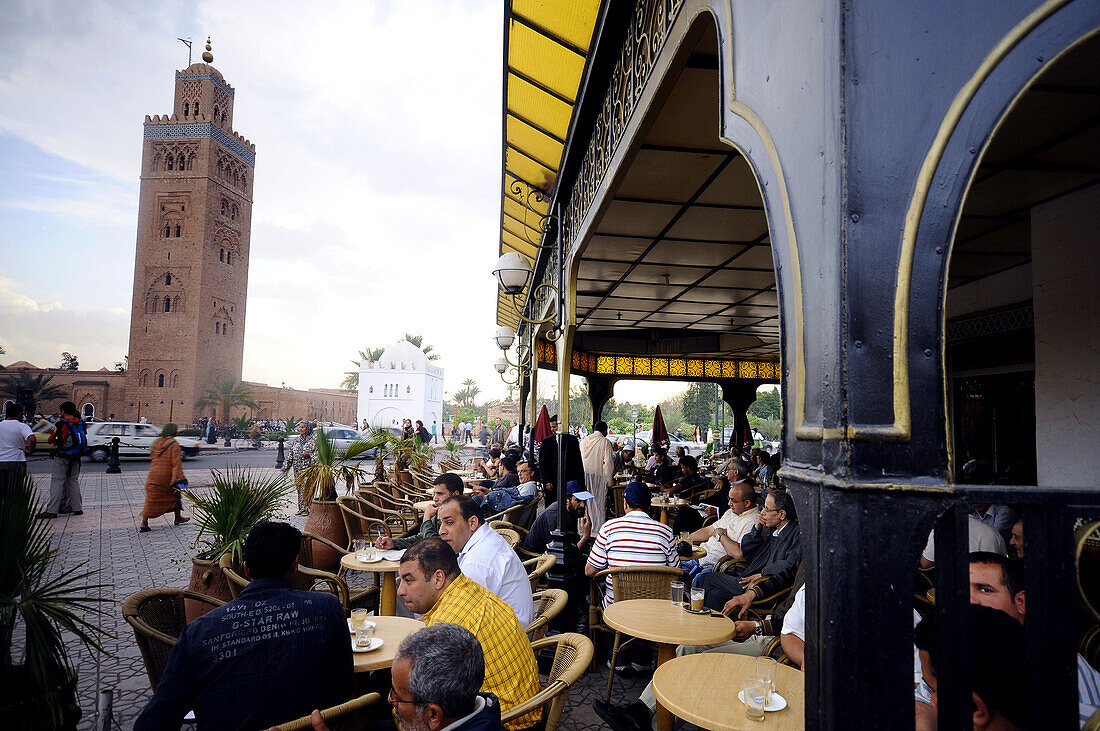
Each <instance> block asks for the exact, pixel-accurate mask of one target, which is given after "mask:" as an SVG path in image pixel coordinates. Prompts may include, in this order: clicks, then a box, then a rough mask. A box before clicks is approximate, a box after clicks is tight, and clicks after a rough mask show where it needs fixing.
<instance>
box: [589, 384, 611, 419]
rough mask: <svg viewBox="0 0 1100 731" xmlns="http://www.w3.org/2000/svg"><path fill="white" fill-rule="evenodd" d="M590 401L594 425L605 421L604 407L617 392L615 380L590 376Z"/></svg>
mask: <svg viewBox="0 0 1100 731" xmlns="http://www.w3.org/2000/svg"><path fill="white" fill-rule="evenodd" d="M587 380H588V401H589V403H591V404H592V424H595V423H596V422H597V421H601V420H602V419H603V407H604V406H607V402H608V401H610V400H611V396H612V394H614V392H615V379H614V378H600V377H599V376H588V379H587Z"/></svg>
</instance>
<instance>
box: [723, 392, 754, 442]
mask: <svg viewBox="0 0 1100 731" xmlns="http://www.w3.org/2000/svg"><path fill="white" fill-rule="evenodd" d="M718 385H719V386H721V387H722V400H723V401H725V402H726V403H727V404H729V407H730V409H731V410H732V411H733V435H732V436H731V437H730V443H731V444H734V445H735V446H736V447H738V448H740V447H741V446H742V444H741V441H742V439H743V436H744V435H745V434H746V433H750V432H749V407H750V406H752V405H753V403H754V402H755V401H756V389H757V388H758V387H759V386H760V382H759V381H740V380H737V381H735V380H724V381H719V382H718Z"/></svg>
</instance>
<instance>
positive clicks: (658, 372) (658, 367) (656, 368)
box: [653, 358, 668, 376]
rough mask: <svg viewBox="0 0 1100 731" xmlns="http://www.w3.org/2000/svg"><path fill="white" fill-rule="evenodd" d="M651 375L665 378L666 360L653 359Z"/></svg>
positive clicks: (666, 372)
mask: <svg viewBox="0 0 1100 731" xmlns="http://www.w3.org/2000/svg"><path fill="white" fill-rule="evenodd" d="M653 375H655V376H667V375H668V358H654V359H653Z"/></svg>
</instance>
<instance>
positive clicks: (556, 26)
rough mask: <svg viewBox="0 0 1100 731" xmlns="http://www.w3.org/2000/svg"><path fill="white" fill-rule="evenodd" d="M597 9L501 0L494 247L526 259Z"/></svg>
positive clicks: (552, 1)
mask: <svg viewBox="0 0 1100 731" xmlns="http://www.w3.org/2000/svg"><path fill="white" fill-rule="evenodd" d="M599 14H600V0H506V2H505V7H504V15H505V39H504V54H505V55H504V66H505V71H506V73H505V76H504V174H503V185H502V190H501V198H502V200H501V215H500V253H501V254H503V253H506V252H509V251H517V252H519V253H520V254H523V255H524V256H525V257H527V259H528V261H530V262H531V264H532V265H534V261H535V258H536V253H537V248H536V244H537V243H538V242H539V240H540V238H541V236H542V230H541V228H540V221H541V219H542V217H543V216H545V215H546V212H547V206H548V202H549V199H550V197H551V195H552V194H553V193H554V189H555V186H556V184H557V178H558V170H559V169H560V167H561V162H562V153H563V151H564V149H565V142H566V140H567V139H568V136H569V129H570V123H571V120H572V118H573V107H574V105H575V104H576V101H577V97H578V94H579V90H580V86H581V80H582V78H583V76H584V71H585V66H586V64H587V61H588V51H589V47H590V46H591V43H592V39H593V33H594V31H595V28H596V22H597V20H598V18H599ZM525 296H526V293H523V294H521V295H519V296H518V297H517V298H516V301H517V302H522V301H523V299H524V297H525ZM497 298H498V299H497V324H498V325H508V326H510V327H512V328H516V327H517V325H518V323H519V318H517V317H516V316H515V314H514V309H513V307H512V298H510V297H508V296H507V295H504V294H503V293H500V292H498V294H497Z"/></svg>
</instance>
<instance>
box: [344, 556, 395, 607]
mask: <svg viewBox="0 0 1100 731" xmlns="http://www.w3.org/2000/svg"><path fill="white" fill-rule="evenodd" d="M340 565H341V566H343V567H344V568H346V569H350V570H351V571H371V572H373V573H376V574H382V586H381V587H380V589H379V596H378V613H379V614H380V615H387V616H391V617H392V616H393V615H394V614H396V613H397V570H398V569H399V568H400V567H401V564H400V563H398V562H397V561H386V560H385V559H383V560H381V561H375V562H374V563H362V562H361V561H359V560H358V559H356V558H355V554H354V553H345V554H344V555H343V556H342V557H341V558H340Z"/></svg>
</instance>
